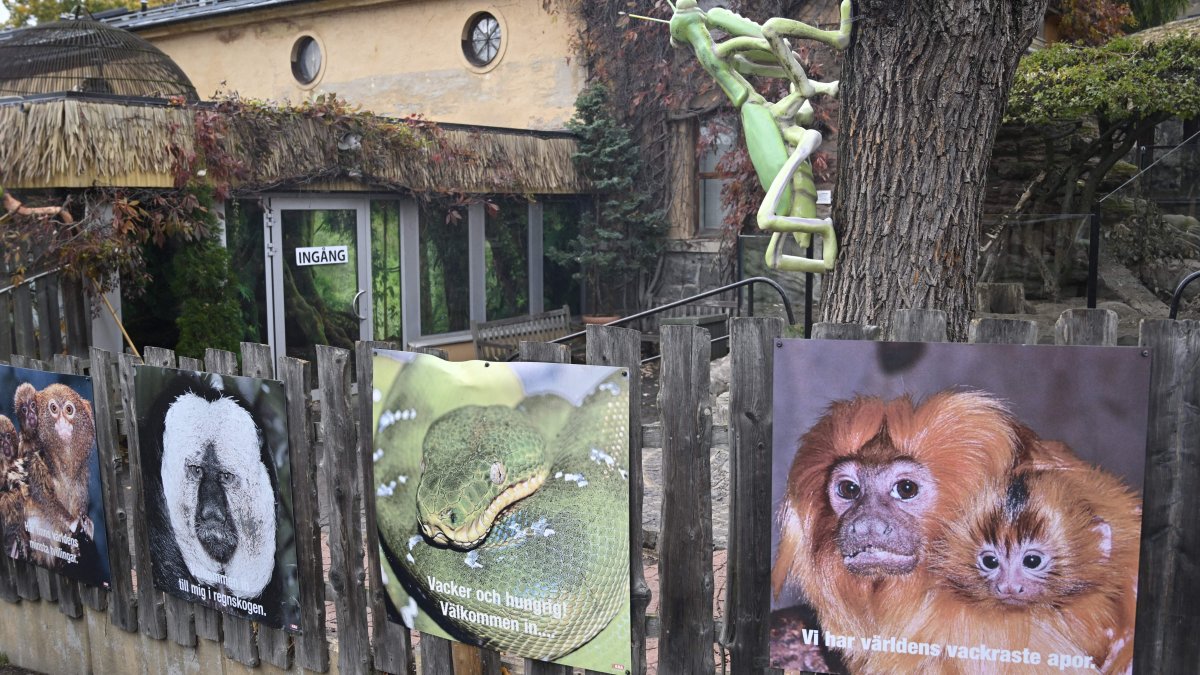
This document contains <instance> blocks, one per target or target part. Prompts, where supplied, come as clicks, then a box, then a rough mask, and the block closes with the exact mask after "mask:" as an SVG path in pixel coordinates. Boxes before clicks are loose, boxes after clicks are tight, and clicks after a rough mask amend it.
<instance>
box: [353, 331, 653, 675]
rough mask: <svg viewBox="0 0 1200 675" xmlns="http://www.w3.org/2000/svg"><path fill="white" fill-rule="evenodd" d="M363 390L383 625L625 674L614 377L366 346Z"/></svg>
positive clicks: (615, 373) (623, 401)
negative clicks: (367, 374)
mask: <svg viewBox="0 0 1200 675" xmlns="http://www.w3.org/2000/svg"><path fill="white" fill-rule="evenodd" d="M372 398H373V401H374V405H373V415H372V424H373V430H374V441H375V442H374V449H375V450H374V454H373V456H372V460H373V466H374V475H375V485H373V486H371V489H373V490H374V493H375V499H376V513H377V520H378V526H379V541H380V548H381V549H382V551H381V556H380V558H381V563H380V564H381V566H382V568H383V569H382V572H383V579H384V583H385V585H386V590H387V598H388V601H389V614H390V616H389V618H390V619H391V620H392V621H396V622H401V623H403V624H404V625H405V626H407V627H409V628H413V629H416V630H418V631H421V632H422V633H427V634H432V635H437V636H440V637H447V638H450V639H454V640H458V641H461V642H465V643H468V644H474V645H479V646H483V647H487V648H489V649H495V650H497V651H501V652H505V653H509V654H512V655H515V656H521V657H526V658H533V659H539V660H542V661H554V662H557V663H561V664H565V665H571V666H578V667H583V668H588V669H591V670H595V671H599V672H607V673H625V672H628V671H629V667H630V666H629V664H630V630H629V629H630V624H629V375H628V372H627V371H625V370H623V369H620V368H611V367H602V366H581V365H558V364H546V363H490V362H484V361H467V362H461V363H451V362H448V361H443V360H441V359H438V358H435V357H433V356H427V355H423V354H412V353H407V352H395V351H383V350H380V351H377V352H376V353H375V359H374V388H373V391H372Z"/></svg>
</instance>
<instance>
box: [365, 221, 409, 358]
mask: <svg viewBox="0 0 1200 675" xmlns="http://www.w3.org/2000/svg"><path fill="white" fill-rule="evenodd" d="M371 297H372V310H373V311H372V315H373V317H374V323H375V330H374V332H373V335H374V336H375V339H376V340H392V341H396V342H399V341H401V340H402V339H403V323H402V318H401V316H402V315H401V303H400V202H396V201H372V202H371Z"/></svg>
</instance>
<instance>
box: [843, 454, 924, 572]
mask: <svg viewBox="0 0 1200 675" xmlns="http://www.w3.org/2000/svg"><path fill="white" fill-rule="evenodd" d="M826 487H827V492H828V498H829V505H830V506H831V507H832V508H833V511H834V513H835V514H837V516H838V525H837V535H836V540H837V546H838V551H839V552H840V553H841V555H842V562H843V563H844V565H845V566H846V569H847V570H848V571H850V572H851V573H853V574H857V575H861V576H877V575H897V574H908V573H909V572H911V571H912V570H913V569H914V568H916V566H917V563H919V562H920V560H921V556H922V543H923V542H924V541H925V533H924V532H923V530H922V522H923V519H924V516H925V514H926V513H927V512H929V511H930V509H931V508H932V507H933V505H934V504H936V502H937V493H938V487H937V483H936V482H935V481H934V479H933V475H932V474H931V473H930V471H929V470H928V469H927V468H926V467H925V466H924V465H922V464H920V463H918V462H915V461H912V460H909V459H904V458H899V459H896V460H894V461H891V462H887V463H884V464H870V463H865V462H861V461H858V460H846V461H843V462H839V463H838V464H836V465H834V467H833V470H832V471H831V473H830V476H829V481H828V484H827V486H826Z"/></svg>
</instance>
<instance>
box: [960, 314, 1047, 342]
mask: <svg viewBox="0 0 1200 675" xmlns="http://www.w3.org/2000/svg"><path fill="white" fill-rule="evenodd" d="M967 341H968V342H973V343H976V344H1003V345H1036V344H1037V341H1038V326H1037V322H1036V321H1030V320H1027V319H995V318H990V317H987V318H983V319H973V320H972V321H971V325H970V327H969V328H968V329H967Z"/></svg>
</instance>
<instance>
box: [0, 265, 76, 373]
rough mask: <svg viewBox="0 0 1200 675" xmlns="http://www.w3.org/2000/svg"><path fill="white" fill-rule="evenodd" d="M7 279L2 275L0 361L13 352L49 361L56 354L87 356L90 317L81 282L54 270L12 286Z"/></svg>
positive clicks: (7, 358)
mask: <svg viewBox="0 0 1200 675" xmlns="http://www.w3.org/2000/svg"><path fill="white" fill-rule="evenodd" d="M0 269H3V267H2V262H0ZM6 280H7V277H6V276H5V275H0V361H7V360H9V359H10V358H12V356H13V355H14V354H18V355H20V356H25V357H29V358H34V359H36V358H39V357H40V358H42V359H46V360H50V359H53V358H54V356H55V355H56V354H70V355H72V356H79V357H86V356H87V352H88V329H89V327H90V324H91V317H90V316H88V305H87V294H85V293H84V291H83V287H82V286H81V285H80V283H79V282H78V281H71V280H69V279H65V278H62V277H61V276H60V275H58V274H55V273H52V274H46V275H42V276H39V277H37V278H34V279H31V280H28V281H26V282H24V283H21V284H17V285H16V286H11V287H10V286H8V285H7V281H6Z"/></svg>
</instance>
